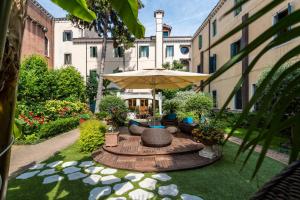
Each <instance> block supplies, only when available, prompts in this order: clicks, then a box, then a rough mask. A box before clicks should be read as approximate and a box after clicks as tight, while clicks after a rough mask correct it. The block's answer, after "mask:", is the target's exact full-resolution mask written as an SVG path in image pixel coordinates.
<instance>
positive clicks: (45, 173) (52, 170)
mask: <svg viewBox="0 0 300 200" xmlns="http://www.w3.org/2000/svg"><path fill="white" fill-rule="evenodd" d="M55 173H57V171H56V170H55V169H45V170H44V171H42V172H41V173H39V174H38V176H47V175H51V174H55Z"/></svg>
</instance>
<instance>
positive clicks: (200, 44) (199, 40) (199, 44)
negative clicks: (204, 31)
mask: <svg viewBox="0 0 300 200" xmlns="http://www.w3.org/2000/svg"><path fill="white" fill-rule="evenodd" d="M198 48H199V49H201V48H202V35H199V36H198Z"/></svg>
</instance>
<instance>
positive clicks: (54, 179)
mask: <svg viewBox="0 0 300 200" xmlns="http://www.w3.org/2000/svg"><path fill="white" fill-rule="evenodd" d="M63 179H64V177H62V176H59V175H53V176H48V177H46V178H44V181H43V184H49V183H54V182H58V181H61V180H63Z"/></svg>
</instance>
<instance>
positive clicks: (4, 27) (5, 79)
mask: <svg viewBox="0 0 300 200" xmlns="http://www.w3.org/2000/svg"><path fill="white" fill-rule="evenodd" d="M52 1H53V2H54V3H56V4H58V5H59V6H60V7H62V8H63V9H65V10H67V11H68V12H70V13H72V14H73V15H75V16H77V17H80V18H81V19H83V20H86V21H88V22H90V21H92V20H94V19H95V18H96V16H95V13H94V12H93V11H91V10H88V8H87V5H86V2H85V0H68V1H65V0H52ZM110 1H111V2H112V6H113V8H114V9H115V10H116V12H118V13H119V15H120V17H122V19H123V21H124V23H125V24H126V25H127V26H128V29H129V30H130V31H131V32H132V33H133V34H134V35H135V36H137V37H143V35H144V32H145V29H144V27H143V26H142V24H141V23H140V22H139V20H138V18H137V17H138V4H137V1H136V0H123V1H119V0H110ZM25 16H26V0H3V1H0V24H1V29H0V127H1V131H0V199H1V200H3V199H5V197H6V188H7V177H8V170H9V161H10V147H11V144H12V143H13V139H12V130H13V124H14V110H15V99H16V86H17V81H18V73H19V65H20V53H21V52H20V49H21V44H22V37H23V31H24V19H25Z"/></svg>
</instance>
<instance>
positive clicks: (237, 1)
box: [234, 0, 242, 16]
mask: <svg viewBox="0 0 300 200" xmlns="http://www.w3.org/2000/svg"><path fill="white" fill-rule="evenodd" d="M241 1H242V0H234V5H237V4H238V3H241ZM240 12H242V6H239V7H237V8H236V9H235V10H234V16H237V15H238V14H240Z"/></svg>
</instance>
